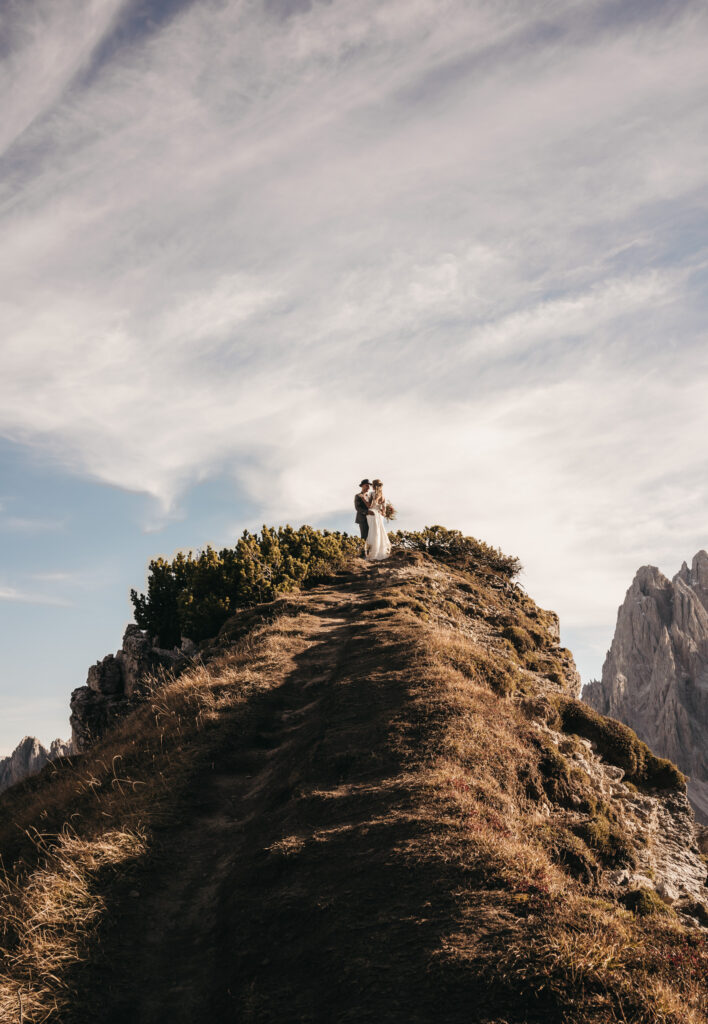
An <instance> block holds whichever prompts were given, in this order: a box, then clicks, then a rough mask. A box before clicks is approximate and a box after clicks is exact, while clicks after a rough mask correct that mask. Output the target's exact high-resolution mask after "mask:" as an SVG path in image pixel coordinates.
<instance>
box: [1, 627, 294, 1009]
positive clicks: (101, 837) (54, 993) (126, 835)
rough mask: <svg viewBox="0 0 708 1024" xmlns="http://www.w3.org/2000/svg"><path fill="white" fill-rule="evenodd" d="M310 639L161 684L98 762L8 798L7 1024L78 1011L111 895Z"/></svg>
mask: <svg viewBox="0 0 708 1024" xmlns="http://www.w3.org/2000/svg"><path fill="white" fill-rule="evenodd" d="M302 632H303V630H302V627H301V626H299V625H298V624H297V622H296V620H293V619H291V618H287V617H283V618H282V619H277V620H276V621H274V622H273V623H271V624H270V625H269V626H268V627H260V628H257V629H255V630H254V631H253V632H252V633H251V634H249V636H248V637H246V638H245V639H243V640H242V641H241V642H240V643H238V644H237V645H236V646H234V647H233V648H232V649H231V650H230V651H229V653H228V654H224V655H222V656H221V657H219V658H217V659H215V660H214V661H213V662H211V663H210V664H209V665H208V666H207V665H197V666H195V667H194V668H193V669H192V670H191V671H189V672H187V673H185V674H184V675H182V676H181V677H180V678H179V679H177V680H172V681H169V680H168V681H167V682H165V681H164V680H161V681H160V680H155V681H154V685H153V689H152V693H151V694H150V695H149V697H148V700H147V702H146V704H145V705H144V706H143V707H141V708H139V709H138V710H137V711H135V712H134V713H133V714H132V715H131V716H130V717H129V718H127V719H125V720H124V721H122V722H121V723H120V724H119V726H118V727H117V728H116V729H115V730H114V731H113V732H112V733H111V734H110V735H109V736H107V737H106V738H105V739H104V740H103V741H102V742H101V743H100V744H98V745H97V746H96V747H95V748H94V750H92V751H91V752H90V753H89V754H86V755H83V756H79V757H74V758H68V759H64V760H63V761H61V762H60V763H58V764H55V765H50V766H49V767H48V768H47V769H45V770H44V772H43V773H42V774H41V775H40V776H36V777H33V778H31V779H29V780H27V781H26V782H25V783H23V784H21V785H19V786H15V787H13V788H12V789H11V790H9V791H7V792H6V793H5V794H3V796H2V799H1V800H0V809H1V810H2V820H1V822H0V850H2V852H3V860H4V863H5V867H4V868H3V872H2V875H1V876H0V928H1V929H2V931H1V932H0V957H1V958H2V961H1V962H2V967H1V968H0V1021H3V1022H4V1021H8V1022H9V1021H13V1022H14V1021H20V1020H21V1021H23V1022H25V1024H38V1022H41V1021H45V1020H56V1019H61V1017H62V1015H63V1014H65V1013H66V1012H67V1008H68V1007H69V1006H70V1004H71V1000H72V991H73V990H72V983H71V982H70V981H67V975H69V974H71V972H72V969H73V968H74V967H75V966H76V965H80V964H82V963H83V962H84V961H86V959H87V956H88V951H89V950H90V949H91V947H92V944H93V943H94V942H95V939H96V935H97V933H98V930H99V927H100V926H101V924H102V921H103V918H104V915H105V909H106V908H105V900H104V894H105V893H106V892H107V891H111V890H112V889H115V887H116V885H117V884H118V882H119V881H120V880H121V879H122V878H125V877H128V876H129V873H130V869H131V868H132V867H133V866H135V865H136V864H138V863H139V862H140V861H141V859H142V858H145V857H146V855H147V854H148V853H149V851H150V847H151V844H152V843H153V842H154V840H155V834H156V831H157V832H159V831H161V830H165V829H169V827H170V826H171V824H172V823H173V822H175V821H176V820H178V819H179V817H180V816H181V814H182V812H183V802H184V799H185V793H186V791H187V789H188V787H189V785H190V783H191V782H192V780H193V779H194V778H195V776H198V775H199V773H200V771H202V770H203V769H204V766H205V764H206V763H207V762H208V760H209V757H210V755H211V750H212V749H213V747H214V746H215V745H218V743H219V733H220V731H221V730H223V729H224V728H225V727H226V724H227V722H228V720H229V719H230V718H233V716H235V715H236V716H237V715H238V714H239V712H241V713H243V711H244V710H245V709H246V708H247V707H248V705H249V701H250V700H251V699H252V697H253V695H254V693H257V692H258V691H259V690H263V689H267V688H268V687H269V685H270V680H271V679H272V678H273V676H274V675H276V674H278V673H280V672H282V670H283V667H284V666H285V665H287V664H288V663H289V662H290V661H291V659H292V657H293V655H294V654H296V653H297V650H298V649H299V648H301V647H302V645H303V643H304V641H303V640H302ZM40 828H41V832H40V831H38V829H40Z"/></svg>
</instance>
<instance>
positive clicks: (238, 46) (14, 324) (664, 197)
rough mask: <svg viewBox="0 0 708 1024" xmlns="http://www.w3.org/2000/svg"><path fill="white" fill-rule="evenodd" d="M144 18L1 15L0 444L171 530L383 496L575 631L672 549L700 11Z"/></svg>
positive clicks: (705, 196) (683, 481)
mask: <svg viewBox="0 0 708 1024" xmlns="http://www.w3.org/2000/svg"><path fill="white" fill-rule="evenodd" d="M129 6H130V5H127V4H126V5H124V6H122V5H121V4H119V3H118V2H115V3H100V4H99V3H98V2H96V3H95V4H94V5H93V6H90V5H89V6H87V5H85V4H79V3H78V2H76V0H52V3H51V4H49V3H46V4H45V3H40V2H37V3H35V4H33V5H31V8H29V7H27V6H26V5H16V6H15V7H13V8H12V9H11V10H10V12H9V13H7V14H5V15H3V17H4V19H5V24H6V26H7V27H8V29H9V33H8V39H9V40H10V46H9V52H8V55H7V56H6V58H5V63H4V66H3V70H2V74H3V75H5V76H12V78H13V80H14V81H15V82H16V92H17V95H18V97H19V98H18V102H17V105H16V106H15V108H14V109H13V116H12V118H11V119H10V122H9V123H8V125H7V128H6V134H5V135H4V136H3V137H2V138H3V141H2V156H1V157H0V166H1V169H2V171H3V178H4V181H5V184H4V185H3V186H1V187H0V225H2V231H3V249H4V252H5V255H6V256H7V257H8V258H7V268H6V271H5V274H6V281H7V288H6V289H5V295H6V296H7V297H6V298H5V300H4V301H3V303H2V304H1V305H0V319H2V332H3V338H4V339H5V340H4V345H3V351H2V354H1V355H0V370H1V371H2V372H1V373H0V432H2V433H3V434H4V435H5V436H6V437H9V438H13V439H16V440H23V441H27V442H31V443H32V444H34V445H40V446H42V447H45V448H46V449H47V450H48V451H50V452H53V453H54V455H55V457H56V458H57V459H58V460H60V461H62V462H63V463H64V464H66V465H67V466H68V467H70V468H71V469H72V470H74V471H76V472H79V473H84V474H88V475H91V476H93V477H95V478H97V479H99V480H103V481H106V482H107V483H110V484H113V485H118V486H121V487H125V488H129V489H132V490H141V491H147V492H149V493H151V494H153V495H154V496H155V497H156V498H157V499H158V500H159V502H160V503H161V505H162V507H163V509H164V510H166V511H167V510H169V509H170V508H173V506H174V504H175V502H176V501H178V500H179V496H180V493H181V492H182V490H183V489H184V488H185V487H187V486H188V485H189V484H190V483H193V482H194V481H195V480H197V479H204V478H205V477H208V476H209V475H210V474H212V473H216V472H223V471H224V467H226V468H227V471H228V472H231V473H233V474H234V476H236V477H237V478H238V479H239V481H240V483H241V484H242V485H243V486H244V487H245V488H246V489H247V491H248V493H249V496H250V497H251V498H252V499H253V500H254V501H256V502H257V503H260V504H261V505H262V507H263V510H264V514H268V515H272V516H274V517H277V518H283V517H286V516H300V517H302V518H313V517H316V516H321V517H326V516H327V515H328V514H332V513H333V512H335V511H337V510H341V508H342V507H343V500H344V499H342V498H341V491H342V490H345V491H346V488H347V487H348V486H350V485H351V482H352V481H356V480H357V479H359V477H360V475H361V473H362V472H363V471H365V472H370V471H373V470H376V471H377V472H378V473H380V474H381V475H385V478H386V479H387V481H390V485H391V487H392V488H393V489H394V490H395V497H396V504H397V505H400V506H402V507H403V508H404V509H406V510H407V518H408V519H409V520H410V521H411V522H420V521H423V520H432V519H437V520H442V521H445V522H449V523H451V524H456V525H460V526H462V527H463V528H465V529H469V530H471V531H472V532H474V533H477V534H480V535H483V536H485V537H487V538H488V539H490V540H492V541H494V542H498V543H502V544H504V545H506V546H507V547H509V548H511V549H512V550H515V551H519V552H520V553H521V554H522V555H523V557H524V560H525V561H526V563H527V566H528V573H529V585H530V586H532V587H533V588H534V592H535V593H537V594H538V595H539V596H540V597H541V598H542V599H543V600H546V601H547V603H550V604H555V605H557V606H559V608H560V610H561V612H562V613H563V614H564V615H565V617H566V618H567V619H568V620H569V621H572V622H574V623H598V622H600V621H607V620H608V617H611V614H612V611H611V610H612V609H613V608H614V606H615V604H616V602H617V600H618V598H619V596H621V595H620V593H619V591H620V588H621V587H622V588H623V587H624V585H625V584H626V580H627V575H628V573H630V572H631V570H632V569H633V568H634V567H635V566H636V564H637V563H638V562H639V561H643V560H647V558H650V557H652V556H651V552H654V551H657V550H658V551H660V557H662V558H671V559H676V558H678V555H679V552H685V551H686V549H688V553H690V552H691V549H692V547H693V546H695V543H696V540H697V539H698V538H699V537H700V536H702V535H703V534H704V531H705V502H704V501H703V498H704V497H707V496H708V495H706V494H705V489H704V488H703V485H702V484H701V483H700V481H701V480H702V479H704V478H705V457H704V454H703V445H704V441H703V439H704V437H705V436H706V430H707V428H708V407H707V406H706V404H705V402H704V400H703V398H702V396H703V395H704V394H705V389H706V385H708V360H707V359H706V357H705V355H704V351H705V349H704V347H703V341H704V339H703V326H702V325H703V323H704V319H705V318H704V313H705V309H704V306H705V303H704V299H703V294H704V278H705V262H706V244H705V240H704V238H705V234H704V230H703V229H704V227H705V223H706V220H707V218H706V213H705V210H706V201H707V200H708V192H707V189H706V174H705V167H706V166H707V164H708V131H707V129H708V108H707V107H706V105H705V102H704V97H705V94H706V89H707V88H708V64H707V63H706V61H705V52H706V44H707V43H708V11H707V10H706V8H705V5H704V4H702V3H699V2H697V0H696V2H683V3H679V4H676V5H672V7H671V10H670V11H668V10H667V8H666V7H665V6H664V5H658V4H653V3H650V4H642V5H638V4H636V5H635V4H618V3H616V2H615V0H590V2H587V0H586V2H583V3H580V2H571V3H568V2H565V0H564V2H560V0H554V2H551V3H548V2H547V0H544V2H541V0H531V2H528V0H527V2H523V3H522V2H521V0H504V2H501V3H498V4H488V3H485V2H482V0H479V2H473V3H469V2H468V0H434V2H433V0H384V2H383V3H382V2H381V0H356V2H354V0H343V2H340V3H336V4H326V3H319V2H314V3H311V4H310V3H308V4H292V3H289V4H288V3H285V0H283V2H280V3H279V2H272V3H269V4H266V5H249V4H246V5H243V4H239V3H235V2H233V3H226V4H224V3H213V4H212V3H208V2H207V3H198V4H185V5H184V6H183V7H182V8H181V10H180V12H179V13H178V14H177V15H176V16H175V17H174V18H173V19H172V20H171V21H169V22H168V23H165V24H164V25H162V26H161V27H159V28H158V29H155V30H153V31H151V32H149V33H146V34H144V35H140V34H137V33H136V35H135V38H133V39H132V40H131V41H130V44H128V43H126V44H125V45H121V46H120V47H111V46H108V45H106V40H107V39H109V38H110V37H111V33H115V32H116V31H117V30H118V29H119V28H120V26H121V24H122V23H123V22H122V21H121V19H125V18H128V16H129V12H128V7H129ZM131 24H132V23H131ZM53 55H54V56H53ZM89 67H90V74H88V73H87V68H89ZM47 69H49V70H47ZM677 499H679V500H680V511H678V512H677ZM658 557H659V556H657V559H658ZM608 606H609V608H610V613H609V616H608V611H607V609H608Z"/></svg>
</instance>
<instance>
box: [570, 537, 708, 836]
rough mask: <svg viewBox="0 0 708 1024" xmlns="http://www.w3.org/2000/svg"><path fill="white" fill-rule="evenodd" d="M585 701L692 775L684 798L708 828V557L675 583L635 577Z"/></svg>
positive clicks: (646, 572) (647, 574) (654, 573)
mask: <svg viewBox="0 0 708 1024" xmlns="http://www.w3.org/2000/svg"><path fill="white" fill-rule="evenodd" d="M583 699H584V700H585V701H586V702H587V703H588V704H590V706H591V707H593V708H595V710H596V711H599V712H600V713H601V714H603V715H609V716H610V717H612V718H617V719H619V721H621V722H624V723H625V724H626V725H629V726H631V728H632V729H634V730H635V732H636V733H637V735H638V736H639V737H640V738H641V739H643V740H644V741H645V742H646V743H647V744H648V745H649V746H650V747H651V748H652V750H654V751H655V752H656V753H657V754H659V755H661V756H662V757H667V758H669V759H670V760H671V761H673V762H675V764H677V765H678V766H679V768H681V770H682V771H683V772H685V773H686V775H688V776H689V780H690V781H689V783H688V796H689V799H690V801H691V803H692V805H693V808H694V810H695V812H696V817H697V818H698V820H699V821H702V822H706V823H708V750H707V741H708V553H706V552H705V551H699V552H698V554H697V555H696V556H695V558H694V559H693V563H692V565H691V568H689V567H688V566H687V564H686V563H685V562H684V564H683V565H682V567H681V569H680V571H679V572H678V573H677V574H676V575H675V576H674V578H673V580H669V579H667V577H666V576H664V575H663V574H662V573H661V572H660V571H659V570H658V569H657V568H655V567H654V566H643V567H642V568H641V569H639V571H638V572H637V575H636V576H635V578H634V581H633V582H632V585H631V587H630V588H629V590H628V591H627V595H626V597H625V599H624V603H623V604H622V605H621V607H620V609H619V612H618V615H617V628H616V630H615V635H614V639H613V641H612V646H611V647H610V650H609V652H608V654H607V657H606V659H605V663H604V666H603V669H602V679H601V680H600V681H593V682H591V683H588V685H587V686H585V688H584V689H583Z"/></svg>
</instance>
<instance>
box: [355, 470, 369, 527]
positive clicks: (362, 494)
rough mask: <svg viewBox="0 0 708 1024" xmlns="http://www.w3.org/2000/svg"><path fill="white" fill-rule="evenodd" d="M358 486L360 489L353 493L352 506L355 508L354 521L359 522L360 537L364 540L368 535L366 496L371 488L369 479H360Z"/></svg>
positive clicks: (367, 504)
mask: <svg viewBox="0 0 708 1024" xmlns="http://www.w3.org/2000/svg"><path fill="white" fill-rule="evenodd" d="M359 486H360V487H361V490H360V491H359V493H358V494H355V495H354V508H355V509H356V519H355V520H354V522H355V523H358V524H359V529H360V530H361V539H362V540H366V538H367V537H368V536H369V521H368V519H367V518H366V513H367V512H368V511H369V503H368V502H367V500H366V497H367V495H368V493H369V491H370V489H371V481H370V480H362V481H361V483H360V484H359Z"/></svg>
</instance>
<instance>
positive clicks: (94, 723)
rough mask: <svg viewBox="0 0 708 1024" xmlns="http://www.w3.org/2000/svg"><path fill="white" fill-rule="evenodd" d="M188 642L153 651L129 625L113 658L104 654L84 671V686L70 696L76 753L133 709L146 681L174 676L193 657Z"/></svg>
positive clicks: (143, 636) (145, 637)
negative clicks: (179, 645) (180, 646)
mask: <svg viewBox="0 0 708 1024" xmlns="http://www.w3.org/2000/svg"><path fill="white" fill-rule="evenodd" d="M190 644H191V641H185V642H184V643H183V645H182V649H181V650H178V649H177V648H175V649H174V650H172V651H167V650H164V649H163V648H160V647H155V646H154V644H153V642H152V640H151V639H150V637H149V636H148V635H147V633H144V632H143V630H141V629H140V627H139V626H136V625H134V624H131V625H129V626H128V627H127V629H126V630H125V633H124V635H123V644H122V647H121V648H120V650H119V651H118V652H117V653H116V654H107V655H106V657H105V658H103V659H102V660H101V661H97V662H96V664H95V665H92V666H91V667H90V668H89V670H88V676H87V679H86V685H85V686H79V687H78V688H77V689H75V690H74V691H73V692H72V694H71V700H70V707H71V717H70V719H69V721H70V723H71V732H72V739H73V743H74V746H75V748H76V750H77V751H84V750H88V748H89V747H90V746H91V745H92V744H93V743H95V742H96V740H98V739H100V738H101V736H102V735H103V733H104V732H105V731H106V729H107V728H108V726H109V725H110V724H111V723H112V722H114V721H116V719H117V718H119V717H120V716H121V715H123V714H126V713H127V712H128V711H130V710H131V708H133V707H134V706H135V703H136V701H137V700H138V699H139V698H140V697H141V695H142V692H143V690H144V687H145V684H146V682H147V680H148V678H150V677H156V676H157V677H159V676H160V675H161V674H164V673H165V672H171V673H173V674H178V673H179V672H181V671H182V669H184V668H185V667H186V666H187V664H188V663H189V659H190V657H192V656H193V655H194V654H195V653H196V648H195V647H194V645H193V644H192V645H191V646H190Z"/></svg>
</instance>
